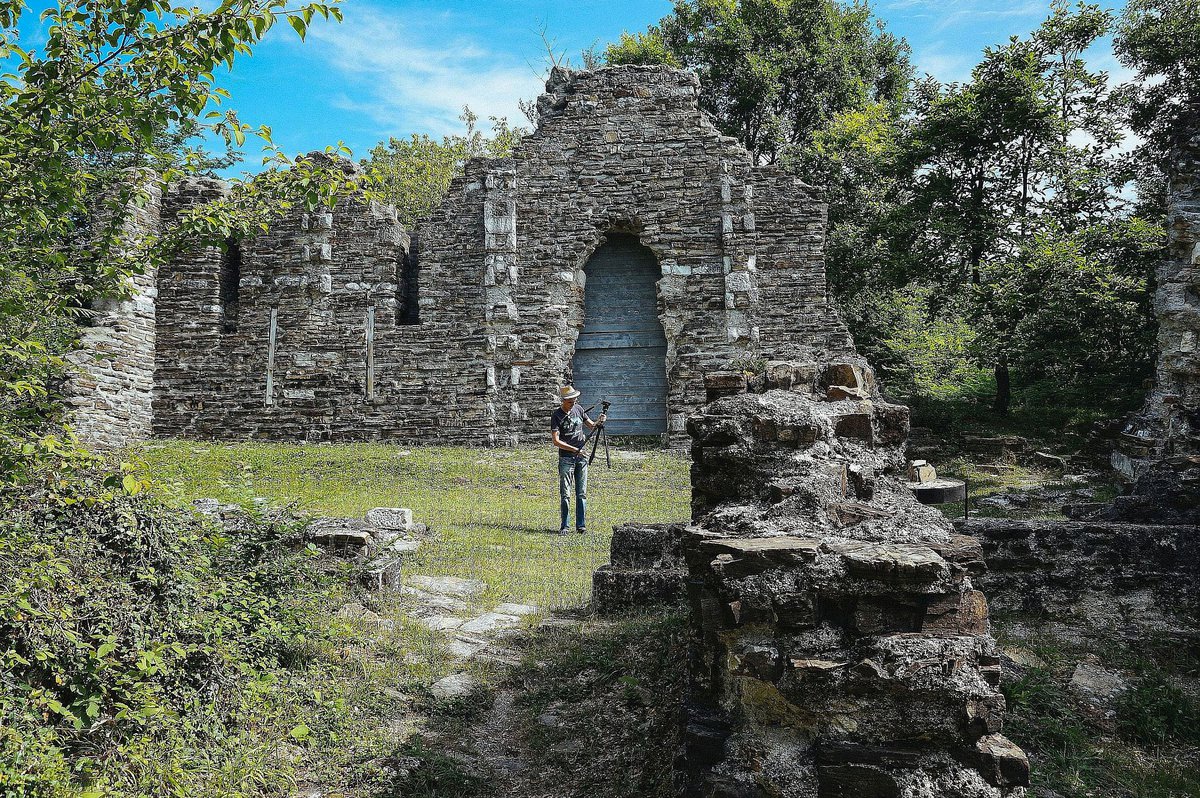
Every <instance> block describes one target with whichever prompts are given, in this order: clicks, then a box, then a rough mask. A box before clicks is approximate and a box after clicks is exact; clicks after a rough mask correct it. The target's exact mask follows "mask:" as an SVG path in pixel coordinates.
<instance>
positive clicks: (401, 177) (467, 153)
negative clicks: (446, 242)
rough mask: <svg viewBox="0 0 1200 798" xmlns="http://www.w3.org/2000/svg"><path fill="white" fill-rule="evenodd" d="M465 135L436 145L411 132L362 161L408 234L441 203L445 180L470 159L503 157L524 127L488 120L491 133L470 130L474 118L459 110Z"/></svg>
mask: <svg viewBox="0 0 1200 798" xmlns="http://www.w3.org/2000/svg"><path fill="white" fill-rule="evenodd" d="M459 119H461V120H462V122H463V126H464V127H465V130H464V131H463V132H462V133H459V134H455V135H452V136H443V137H442V139H441V141H438V140H437V139H435V138H433V137H431V136H428V135H426V134H417V133H414V134H412V135H411V136H410V137H408V138H406V139H400V138H394V137H393V138H391V139H388V142H387V144H379V145H377V146H375V147H374V148H373V149H372V150H371V154H370V157H369V158H366V159H365V160H364V161H363V166H364V167H366V168H367V169H368V170H369V171H370V173H371V174H372V176H373V177H374V179H375V180H376V182H377V184H378V191H379V194H380V196H381V197H382V198H383V199H385V200H387V201H388V202H390V203H392V204H393V205H395V206H396V209H397V210H398V211H399V214H400V221H401V223H403V224H404V225H405V227H407V228H408V229H410V230H412V229H414V228H415V227H416V225H417V222H419V221H420V220H422V219H424V218H425V217H426V216H427V215H428V214H429V213H430V212H431V211H433V210H434V209H435V208H437V206H438V205H439V204H440V203H441V201H442V199H443V198H444V197H445V196H446V192H447V191H449V190H450V181H451V180H452V179H453V178H454V177H455V175H459V174H461V173H462V171H463V165H464V164H465V163H466V162H467V161H468V160H470V159H471V158H507V157H508V156H510V155H512V151H513V148H514V147H516V145H517V143H518V142H519V141H520V140H521V137H522V136H523V135H525V133H526V131H525V129H524V128H520V127H511V126H509V124H508V120H507V119H502V118H495V117H493V118H492V119H491V125H492V129H491V134H490V135H488V134H485V133H484V132H483V131H482V130H480V129H479V128H477V127H476V123H477V122H478V121H479V119H478V117H476V116H475V114H473V113H472V112H471V109H470V108H463V112H462V116H460V117H459Z"/></svg>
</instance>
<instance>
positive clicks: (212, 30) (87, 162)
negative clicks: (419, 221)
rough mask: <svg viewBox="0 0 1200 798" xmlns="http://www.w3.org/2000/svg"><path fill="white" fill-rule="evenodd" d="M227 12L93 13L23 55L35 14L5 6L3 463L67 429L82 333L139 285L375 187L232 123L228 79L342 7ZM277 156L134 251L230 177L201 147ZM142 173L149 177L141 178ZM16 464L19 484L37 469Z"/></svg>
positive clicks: (254, 2) (81, 7)
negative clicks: (183, 252)
mask: <svg viewBox="0 0 1200 798" xmlns="http://www.w3.org/2000/svg"><path fill="white" fill-rule="evenodd" d="M210 8H211V10H202V9H200V8H185V7H175V6H174V5H172V4H170V3H166V2H162V0H133V1H132V2H127V1H126V0H88V1H87V2H83V0H77V1H74V2H62V3H58V4H56V5H54V6H52V7H51V8H49V9H48V10H46V11H45V12H44V13H43V14H42V19H43V22H44V24H45V25H46V31H47V33H46V41H45V44H44V45H42V46H41V47H40V48H39V49H37V50H33V49H24V48H22V47H21V46H20V44H19V43H18V38H17V27H18V24H19V23H20V21H21V18H22V16H23V15H24V14H27V13H28V12H27V10H26V9H25V6H24V4H23V3H22V2H20V0H3V1H2V2H0V64H3V66H4V68H5V69H6V70H8V71H6V72H4V73H3V74H0V252H2V253H3V255H0V365H2V366H3V367H4V369H3V374H5V377H4V379H2V380H0V449H3V450H5V451H6V452H12V451H16V452H19V453H20V452H25V449H26V444H28V443H32V444H33V446H34V450H35V452H36V451H37V450H42V449H46V448H54V447H56V446H59V445H60V443H55V442H54V441H55V440H58V441H61V440H62V439H63V438H62V436H58V437H57V438H55V439H54V440H50V441H49V442H47V440H46V439H45V436H46V434H47V433H48V432H51V431H52V430H53V426H54V425H55V424H56V423H57V422H58V421H59V420H60V419H59V418H58V409H59V403H58V402H57V401H56V399H57V397H56V396H55V389H56V384H57V383H58V382H59V381H61V378H62V375H63V374H64V372H65V371H66V364H65V362H64V360H63V359H62V355H63V354H64V353H65V352H66V351H68V350H69V349H70V347H71V344H72V343H73V340H74V323H75V322H76V321H77V320H79V319H80V318H85V317H86V316H87V315H88V314H89V311H88V310H87V308H88V307H89V306H90V305H91V304H92V303H93V302H95V301H97V300H99V299H101V298H105V297H120V296H122V295H123V294H124V293H125V292H127V290H128V285H129V278H130V277H131V276H132V275H136V274H140V273H142V272H144V271H145V270H146V269H147V268H150V267H151V266H153V264H154V263H155V262H156V261H157V260H158V259H160V258H163V257H167V256H168V255H169V254H170V252H172V251H173V250H174V249H177V248H178V247H180V246H183V245H184V244H185V243H187V244H195V243H207V242H216V241H224V240H225V239H227V238H228V237H229V236H230V235H233V234H238V233H242V234H244V233H246V232H249V231H251V230H257V229H259V227H260V226H261V225H262V224H264V223H265V222H266V221H267V220H269V219H270V217H271V214H272V212H276V213H277V212H278V211H279V210H280V209H282V208H284V207H286V206H287V204H288V203H290V202H305V203H306V204H317V203H321V202H330V201H332V200H333V199H334V198H336V196H338V195H339V194H341V193H344V192H345V191H348V190H357V189H358V188H359V187H358V186H357V185H355V186H349V185H348V181H347V180H346V179H345V175H344V174H343V172H342V171H341V170H340V169H332V168H329V164H328V163H326V162H324V161H322V160H320V159H311V158H310V159H304V160H300V161H296V160H294V159H291V158H289V157H287V156H285V155H284V154H283V153H281V152H279V151H278V150H275V149H272V148H269V143H270V131H269V130H268V129H266V128H259V129H257V130H252V129H251V128H250V127H249V126H248V125H246V124H245V123H243V122H241V121H240V120H239V119H238V117H237V114H236V113H235V112H233V111H231V110H222V109H221V104H222V102H223V101H224V100H225V99H226V98H227V97H228V93H227V92H226V91H225V90H224V89H222V88H220V87H219V86H218V85H217V83H216V78H215V76H214V73H215V72H216V71H217V69H218V68H220V67H222V66H228V67H232V65H233V63H234V61H235V60H236V59H237V58H238V57H239V56H244V55H247V54H249V53H250V51H251V48H252V47H253V46H254V45H256V44H258V43H259V42H261V41H262V39H263V37H264V36H266V35H267V33H268V32H269V31H270V30H271V29H272V28H273V27H274V25H275V24H276V23H278V22H281V21H287V22H288V23H289V24H290V26H291V27H292V28H293V29H295V31H296V32H297V33H299V34H300V35H301V36H302V37H303V35H304V33H305V32H306V30H307V28H308V25H309V24H310V22H311V21H312V20H313V18H314V17H315V16H319V17H324V18H334V19H340V18H341V11H340V9H339V7H338V6H337V4H336V0H333V1H332V2H314V3H307V4H302V5H289V4H288V1H287V0H222V2H220V3H217V4H215V5H214V6H210ZM248 134H250V135H256V136H258V137H260V138H261V139H262V140H263V141H264V142H266V143H267V144H268V152H267V156H266V160H267V162H269V163H270V164H271V165H272V166H273V167H274V168H273V169H272V170H268V172H267V174H265V175H264V176H263V177H261V178H260V179H257V180H255V181H252V182H247V183H242V184H241V185H239V186H238V187H236V188H235V192H234V198H233V199H232V200H230V201H229V202H227V203H224V204H222V205H221V206H218V207H207V208H202V209H196V210H194V211H193V212H191V213H189V214H187V215H185V216H184V217H183V218H181V219H179V220H178V222H177V223H176V224H175V225H174V227H173V228H172V229H171V230H170V231H168V232H167V233H166V234H165V235H164V236H162V237H160V238H159V239H156V240H154V239H151V240H146V239H136V238H134V237H131V236H130V228H129V221H130V220H131V218H132V217H134V216H135V215H136V214H137V213H138V212H139V210H140V209H141V208H144V207H145V206H146V205H147V203H148V202H149V201H150V198H151V189H152V187H153V186H155V185H157V186H159V187H161V186H164V185H166V184H167V183H169V182H170V181H172V180H175V179H178V178H180V177H183V176H185V175H188V174H196V173H203V172H205V171H207V170H208V169H210V168H211V167H213V166H214V164H215V162H214V161H213V160H212V159H211V158H210V157H209V156H207V155H206V154H205V153H204V152H203V151H202V150H201V149H199V148H197V147H189V146H187V144H186V141H187V140H188V139H189V138H190V137H192V136H196V135H209V136H213V137H215V138H216V139H217V140H222V141H224V142H225V143H226V144H227V145H228V144H237V145H241V144H242V143H244V142H245V140H246V138H247V135H248ZM130 170H134V171H130ZM33 454H34V453H33V452H26V453H25V456H24V458H22V457H13V456H6V457H4V458H3V460H0V466H3V468H4V469H5V470H4V472H3V474H4V475H5V476H9V475H11V474H12V473H13V472H14V470H21V469H23V468H26V467H28V466H29V465H30V464H31V462H32V461H31V460H30V458H31V457H33Z"/></svg>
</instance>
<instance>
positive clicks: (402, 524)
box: [366, 507, 413, 532]
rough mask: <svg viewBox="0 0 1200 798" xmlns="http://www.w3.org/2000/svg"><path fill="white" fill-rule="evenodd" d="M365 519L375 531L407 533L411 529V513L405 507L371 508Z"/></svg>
mask: <svg viewBox="0 0 1200 798" xmlns="http://www.w3.org/2000/svg"><path fill="white" fill-rule="evenodd" d="M366 518H367V523H368V524H370V525H371V526H373V527H375V528H376V529H386V530H396V531H400V532H408V531H409V530H411V529H412V528H413V512H412V510H410V509H408V508H407V507H372V508H371V509H370V510H367V516H366Z"/></svg>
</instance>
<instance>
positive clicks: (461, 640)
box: [446, 635, 487, 659]
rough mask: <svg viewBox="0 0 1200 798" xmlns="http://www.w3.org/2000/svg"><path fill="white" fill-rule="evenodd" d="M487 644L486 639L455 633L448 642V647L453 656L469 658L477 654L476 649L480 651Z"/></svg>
mask: <svg viewBox="0 0 1200 798" xmlns="http://www.w3.org/2000/svg"><path fill="white" fill-rule="evenodd" d="M486 645H487V641H486V640H477V639H475V638H473V637H466V636H460V635H455V636H454V637H452V638H450V641H449V642H448V643H447V644H446V648H447V649H448V650H449V651H450V654H451V656H454V657H457V658H459V659H469V658H471V657H473V656H474V655H475V652H476V651H479V650H480V649H481V648H483V647H484V646H486Z"/></svg>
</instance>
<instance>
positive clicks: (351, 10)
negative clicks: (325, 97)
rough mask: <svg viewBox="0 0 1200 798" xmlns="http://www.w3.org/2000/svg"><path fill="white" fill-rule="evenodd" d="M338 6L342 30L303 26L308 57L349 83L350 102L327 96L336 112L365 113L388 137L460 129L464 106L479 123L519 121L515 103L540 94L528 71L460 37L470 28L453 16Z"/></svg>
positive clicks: (503, 55)
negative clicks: (351, 89) (343, 13)
mask: <svg viewBox="0 0 1200 798" xmlns="http://www.w3.org/2000/svg"><path fill="white" fill-rule="evenodd" d="M344 8H345V9H346V17H345V21H344V22H343V23H341V24H340V25H332V24H322V25H313V26H312V27H311V28H310V29H309V34H308V43H307V44H306V45H305V47H306V49H307V55H308V57H309V58H311V57H313V56H315V57H316V58H318V59H321V60H323V61H325V62H326V63H327V64H328V65H329V67H330V68H332V69H334V70H336V71H337V72H339V73H342V74H343V75H345V76H346V78H347V79H348V80H352V81H354V84H355V87H356V90H355V91H354V95H355V96H354V97H353V99H352V98H351V97H350V96H349V95H348V94H343V95H342V96H340V97H337V98H333V99H332V100H331V102H332V103H333V104H334V105H335V106H336V107H338V108H341V109H343V110H348V111H354V112H356V113H362V114H365V115H367V116H369V117H370V118H371V119H373V120H374V121H375V122H377V123H378V124H380V125H381V126H384V127H385V128H387V132H388V133H389V134H391V135H398V136H404V135H407V134H409V133H429V134H431V135H435V136H436V135H445V134H447V133H453V132H459V131H461V129H462V123H461V122H460V121H459V119H458V117H459V114H460V113H461V112H462V107H463V106H464V105H466V106H469V107H470V108H471V110H472V111H474V112H475V113H476V114H478V115H479V117H480V118H481V119H484V120H486V119H487V118H488V117H490V116H506V117H508V118H509V119H510V120H511V121H513V122H516V123H520V121H521V113H520V109H519V108H518V105H517V102H518V100H520V99H522V98H532V97H535V96H536V95H537V94H539V93H540V91H541V90H542V79H541V78H540V77H539V76H538V75H537V74H536V72H535V70H534V69H533V68H532V67H531V66H529V65H528V64H526V63H523V62H519V61H517V60H516V59H515V58H514V57H513V56H511V55H509V54H507V53H502V52H496V51H493V50H491V49H489V48H488V47H486V46H485V45H484V44H481V43H480V42H479V41H477V40H475V39H473V38H472V37H470V36H469V35H467V34H464V33H462V31H463V30H464V29H469V28H470V25H467V24H463V20H462V18H460V17H458V16H457V15H455V14H452V13H450V12H445V13H441V14H437V15H424V16H422V17H420V18H416V17H415V16H414V15H412V14H404V13H397V12H392V13H388V12H384V11H381V10H379V9H378V8H374V7H372V6H370V5H367V4H366V3H362V2H358V3H355V4H354V5H353V6H344Z"/></svg>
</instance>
